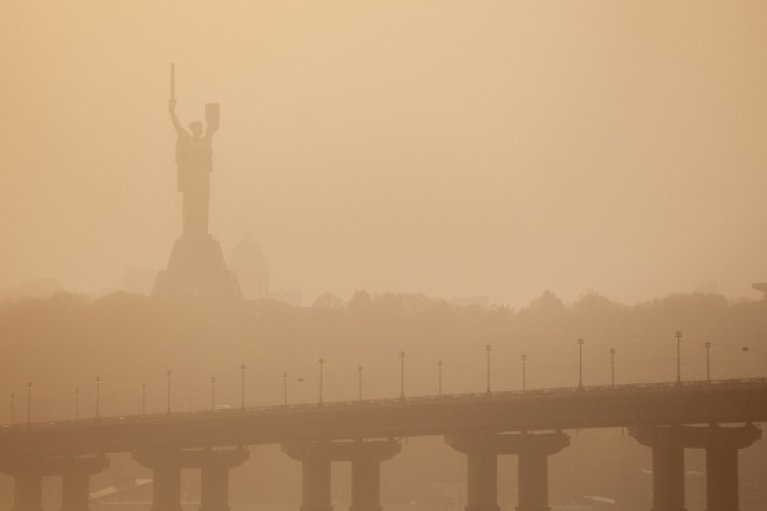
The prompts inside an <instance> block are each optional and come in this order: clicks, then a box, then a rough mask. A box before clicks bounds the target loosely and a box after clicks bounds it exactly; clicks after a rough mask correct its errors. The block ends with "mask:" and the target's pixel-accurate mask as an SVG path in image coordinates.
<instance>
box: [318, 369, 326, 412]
mask: <svg viewBox="0 0 767 511" xmlns="http://www.w3.org/2000/svg"><path fill="white" fill-rule="evenodd" d="M317 363H318V364H319V365H320V405H322V390H323V389H322V384H323V378H324V374H323V373H324V369H325V359H324V358H322V357H320V359H319V360H318V361H317Z"/></svg>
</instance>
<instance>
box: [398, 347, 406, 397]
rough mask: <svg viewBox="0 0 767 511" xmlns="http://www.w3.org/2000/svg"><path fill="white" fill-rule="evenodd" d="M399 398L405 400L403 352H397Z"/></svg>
mask: <svg viewBox="0 0 767 511" xmlns="http://www.w3.org/2000/svg"><path fill="white" fill-rule="evenodd" d="M399 398H400V399H405V351H404V350H403V351H400V352H399Z"/></svg>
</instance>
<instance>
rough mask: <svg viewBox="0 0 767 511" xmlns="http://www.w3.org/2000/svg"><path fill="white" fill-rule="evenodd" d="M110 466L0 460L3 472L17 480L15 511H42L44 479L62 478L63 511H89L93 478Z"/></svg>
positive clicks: (101, 460)
mask: <svg viewBox="0 0 767 511" xmlns="http://www.w3.org/2000/svg"><path fill="white" fill-rule="evenodd" d="M108 465H109V462H108V461H107V459H106V458H105V457H104V456H98V457H93V458H79V457H73V456H66V457H46V458H43V457H28V458H23V457H11V458H5V459H2V460H0V470H2V471H3V472H5V473H7V474H8V475H10V476H12V477H13V478H14V479H15V489H14V506H13V510H14V511H41V510H42V494H43V476H59V475H60V476H62V477H63V485H62V507H61V509H62V511H88V494H89V482H90V476H91V475H93V474H95V473H97V472H101V471H102V470H104V469H105V468H106V467H107V466H108Z"/></svg>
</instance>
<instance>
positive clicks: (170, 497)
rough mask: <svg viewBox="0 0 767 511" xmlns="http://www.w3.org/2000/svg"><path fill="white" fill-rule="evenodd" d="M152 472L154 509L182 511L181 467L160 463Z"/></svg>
mask: <svg viewBox="0 0 767 511" xmlns="http://www.w3.org/2000/svg"><path fill="white" fill-rule="evenodd" d="M152 472H153V481H152V511H181V467H180V466H179V465H177V464H174V463H159V464H157V465H155V466H154V467H153V469H152Z"/></svg>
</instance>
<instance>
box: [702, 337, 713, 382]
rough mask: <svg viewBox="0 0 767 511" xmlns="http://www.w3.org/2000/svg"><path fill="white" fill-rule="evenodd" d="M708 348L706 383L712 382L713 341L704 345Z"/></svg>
mask: <svg viewBox="0 0 767 511" xmlns="http://www.w3.org/2000/svg"><path fill="white" fill-rule="evenodd" d="M703 347H705V348H706V383H711V343H710V342H706V344H704V345H703Z"/></svg>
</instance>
